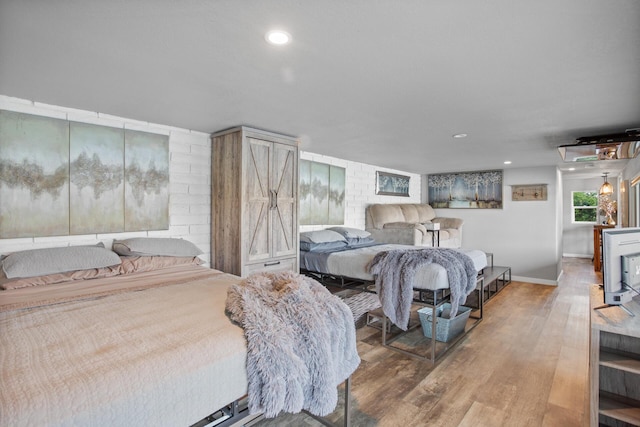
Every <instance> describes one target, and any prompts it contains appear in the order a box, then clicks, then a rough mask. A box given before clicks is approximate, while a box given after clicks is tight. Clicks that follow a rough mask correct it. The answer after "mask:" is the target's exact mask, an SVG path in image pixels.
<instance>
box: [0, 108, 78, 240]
mask: <svg viewBox="0 0 640 427" xmlns="http://www.w3.org/2000/svg"><path fill="white" fill-rule="evenodd" d="M66 234H69V125H68V122H67V121H65V120H59V119H52V118H48V117H40V116H33V115H30V114H23V113H15V112H12V111H4V110H2V111H0V238H17V237H33V236H59V235H66Z"/></svg>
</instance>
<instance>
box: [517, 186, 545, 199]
mask: <svg viewBox="0 0 640 427" xmlns="http://www.w3.org/2000/svg"><path fill="white" fill-rule="evenodd" d="M511 200H513V201H514V202H517V201H526V200H547V184H526V185H512V186H511Z"/></svg>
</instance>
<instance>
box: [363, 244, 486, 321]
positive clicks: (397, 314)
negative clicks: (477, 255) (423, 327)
mask: <svg viewBox="0 0 640 427" xmlns="http://www.w3.org/2000/svg"><path fill="white" fill-rule="evenodd" d="M430 263H437V264H440V265H442V266H443V267H444V268H445V270H447V277H448V278H449V288H450V292H451V315H450V317H452V318H453V317H454V316H455V315H456V313H457V312H458V306H459V305H460V304H462V303H464V301H465V299H466V297H467V295H469V294H470V293H471V292H472V291H473V290H474V289H475V288H476V276H477V275H478V272H477V271H476V269H475V266H474V265H473V261H472V260H471V258H470V257H469V256H468V255H466V254H464V253H462V252H460V251H457V250H455V249H449V248H424V249H396V250H392V251H383V252H380V253H378V254H376V256H375V257H374V258H373V260H372V261H371V262H370V263H369V266H368V268H369V272H370V273H371V274H372V275H374V276H375V280H376V292H377V293H378V296H379V297H380V303H381V304H382V311H383V312H384V314H385V315H386V316H387V317H388V318H389V320H391V322H393V323H394V324H395V325H396V326H398V327H399V328H400V329H402V330H406V329H407V327H408V326H409V315H410V314H411V302H412V300H413V278H414V276H415V274H416V270H417V269H418V268H419V267H420V266H422V265H424V264H430Z"/></svg>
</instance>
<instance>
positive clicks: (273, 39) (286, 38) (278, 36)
mask: <svg viewBox="0 0 640 427" xmlns="http://www.w3.org/2000/svg"><path fill="white" fill-rule="evenodd" d="M264 38H265V40H266V41H267V42H269V43H271V44H275V45H278V46H280V45H283V44H287V43H289V42H290V41H291V34H289V33H287V32H286V31H280V30H274V31H269V32H268V33H267V34H266V35H265V36H264Z"/></svg>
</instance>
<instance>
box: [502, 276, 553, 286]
mask: <svg viewBox="0 0 640 427" xmlns="http://www.w3.org/2000/svg"><path fill="white" fill-rule="evenodd" d="M511 280H512V281H514V282H526V283H535V284H537V285H549V286H558V281H557V280H545V279H540V278H538V277H524V276H512V277H511Z"/></svg>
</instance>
